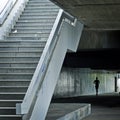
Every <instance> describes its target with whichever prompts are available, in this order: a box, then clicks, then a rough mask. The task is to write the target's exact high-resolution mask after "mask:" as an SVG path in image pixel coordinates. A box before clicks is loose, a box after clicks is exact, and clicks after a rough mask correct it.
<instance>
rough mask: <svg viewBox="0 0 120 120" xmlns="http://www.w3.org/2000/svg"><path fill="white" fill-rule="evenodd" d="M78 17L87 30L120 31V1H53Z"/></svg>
mask: <svg viewBox="0 0 120 120" xmlns="http://www.w3.org/2000/svg"><path fill="white" fill-rule="evenodd" d="M51 1H53V2H54V3H56V4H57V5H59V6H60V7H62V8H63V9H64V10H66V11H67V12H69V13H70V14H72V15H73V16H75V17H77V18H78V19H79V20H80V21H81V22H82V23H84V24H85V26H86V28H87V29H92V30H93V29H99V30H118V29H120V23H119V19H120V16H119V14H120V1H119V0H51Z"/></svg>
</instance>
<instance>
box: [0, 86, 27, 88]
mask: <svg viewBox="0 0 120 120" xmlns="http://www.w3.org/2000/svg"><path fill="white" fill-rule="evenodd" d="M26 87H28V86H0V88H26Z"/></svg>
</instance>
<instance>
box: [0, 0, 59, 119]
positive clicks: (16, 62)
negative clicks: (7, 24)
mask: <svg viewBox="0 0 120 120" xmlns="http://www.w3.org/2000/svg"><path fill="white" fill-rule="evenodd" d="M58 11H59V8H58V7H56V6H54V4H53V3H51V2H49V1H47V0H29V2H28V3H27V5H26V8H25V9H24V11H23V13H22V14H21V16H20V18H19V19H18V21H17V22H16V24H15V26H14V28H13V29H12V30H11V33H9V35H8V36H6V37H5V40H1V41H0V120H22V117H21V116H20V115H16V103H21V102H22V100H23V98H24V96H25V93H26V91H27V88H28V86H29V83H30V81H31V79H32V76H33V74H34V71H35V69H36V66H37V64H38V61H39V59H40V56H41V54H42V51H43V49H44V47H45V44H46V41H47V39H48V36H49V34H50V31H51V29H52V26H53V24H54V21H55V18H56V16H57V13H58Z"/></svg>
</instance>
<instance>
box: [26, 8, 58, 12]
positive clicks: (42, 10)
mask: <svg viewBox="0 0 120 120" xmlns="http://www.w3.org/2000/svg"><path fill="white" fill-rule="evenodd" d="M58 11H59V9H51V10H49V9H40V10H39V9H26V8H25V9H24V12H36V13H39V12H44V13H45V12H58Z"/></svg>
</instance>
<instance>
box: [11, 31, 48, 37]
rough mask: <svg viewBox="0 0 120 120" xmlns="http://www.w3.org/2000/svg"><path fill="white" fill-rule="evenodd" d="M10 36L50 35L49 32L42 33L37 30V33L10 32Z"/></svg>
mask: <svg viewBox="0 0 120 120" xmlns="http://www.w3.org/2000/svg"><path fill="white" fill-rule="evenodd" d="M9 36H10V37H38V36H39V37H48V36H49V34H47V33H44V34H43V33H40V32H36V33H18V32H17V33H10V34H9Z"/></svg>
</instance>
